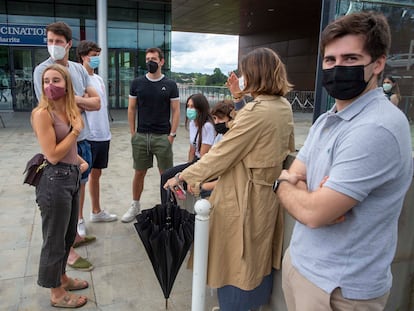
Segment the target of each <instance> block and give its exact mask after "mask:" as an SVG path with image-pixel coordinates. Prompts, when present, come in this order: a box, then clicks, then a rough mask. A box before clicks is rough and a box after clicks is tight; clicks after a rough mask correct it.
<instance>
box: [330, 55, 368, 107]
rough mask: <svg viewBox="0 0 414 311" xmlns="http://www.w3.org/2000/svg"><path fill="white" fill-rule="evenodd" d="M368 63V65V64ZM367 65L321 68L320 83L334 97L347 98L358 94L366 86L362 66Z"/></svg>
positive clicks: (366, 82)
mask: <svg viewBox="0 0 414 311" xmlns="http://www.w3.org/2000/svg"><path fill="white" fill-rule="evenodd" d="M370 64H371V63H369V64H368V65H370ZM368 65H357V66H335V67H333V68H330V69H323V70H322V85H323V86H324V88H325V89H326V91H327V92H328V94H329V95H331V96H332V97H333V98H335V99H340V100H348V99H352V98H355V97H357V96H358V95H360V94H361V93H362V92H363V91H364V90H365V89H366V87H367V85H368V82H369V81H370V80H371V78H372V77H373V75H371V78H369V80H368V81H365V79H364V68H365V67H366V66H368Z"/></svg>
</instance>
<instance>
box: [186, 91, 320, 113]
mask: <svg viewBox="0 0 414 311" xmlns="http://www.w3.org/2000/svg"><path fill="white" fill-rule="evenodd" d="M178 91H179V93H180V103H181V104H185V103H186V101H187V98H188V97H189V96H190V95H192V94H196V93H201V94H204V96H206V97H207V99H208V102H209V103H210V105H211V106H214V105H215V104H216V103H217V102H218V101H219V100H224V99H231V98H232V97H231V93H230V91H229V90H228V88H227V87H225V86H199V85H187V86H184V85H180V86H179V87H178ZM314 94H315V92H314V91H295V90H294V91H290V92H289V93H288V94H287V95H286V99H287V100H288V101H289V102H290V104H291V105H292V110H293V111H300V112H313V109H314V107H315V104H314Z"/></svg>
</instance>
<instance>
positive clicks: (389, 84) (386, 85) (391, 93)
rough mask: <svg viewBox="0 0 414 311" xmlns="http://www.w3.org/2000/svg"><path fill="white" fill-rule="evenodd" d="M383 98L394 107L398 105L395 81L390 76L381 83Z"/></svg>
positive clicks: (398, 90)
mask: <svg viewBox="0 0 414 311" xmlns="http://www.w3.org/2000/svg"><path fill="white" fill-rule="evenodd" d="M382 88H383V90H384V94H385V96H387V98H388V99H389V100H390V101H391V102H392V103H393V104H394V105H396V106H398V104H399V103H400V100H401V95H400V88H399V87H398V84H397V81H396V80H395V79H394V78H393V77H392V76H386V77H385V78H384V81H383V83H382Z"/></svg>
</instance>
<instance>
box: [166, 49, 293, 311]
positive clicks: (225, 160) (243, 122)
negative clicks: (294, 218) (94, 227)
mask: <svg viewBox="0 0 414 311" xmlns="http://www.w3.org/2000/svg"><path fill="white" fill-rule="evenodd" d="M240 71H241V73H242V76H243V77H244V88H243V90H242V91H240V92H238V93H239V94H236V96H237V97H242V96H244V95H246V94H248V93H250V94H251V95H252V97H253V100H252V101H251V102H249V103H247V104H245V106H244V107H243V109H241V110H239V111H238V112H237V115H236V116H235V118H234V120H233V122H232V123H231V124H228V126H229V127H230V129H229V130H228V131H227V133H226V134H225V135H224V136H223V138H222V140H221V141H220V142H218V143H217V144H216V145H214V147H213V148H211V150H210V151H209V152H208V153H207V154H205V155H204V156H203V157H202V158H201V159H200V160H199V161H198V162H196V163H194V164H193V165H191V166H190V167H188V168H186V169H185V170H184V171H183V172H182V173H181V174H179V175H177V176H176V177H175V178H171V179H169V180H168V181H167V183H166V184H165V186H164V187H165V188H168V187H170V188H171V189H174V187H175V186H176V185H177V184H178V181H179V182H183V181H185V182H187V184H188V188H189V191H190V192H191V191H192V192H193V193H195V194H198V193H199V191H200V185H202V184H203V183H204V182H205V181H208V180H211V179H214V178H217V177H219V176H220V178H219V179H218V181H217V185H216V186H215V188H214V191H213V192H212V195H211V197H210V198H209V201H210V203H211V206H212V210H211V213H210V240H209V253H208V271H207V273H208V277H207V283H208V285H209V286H210V287H212V288H217V289H218V291H217V292H218V299H219V303H220V310H223V311H230V310H231V311H234V310H237V311H247V310H249V309H255V308H259V307H260V306H261V305H264V304H266V303H268V302H269V299H270V294H271V291H272V284H273V273H272V268H275V269H279V268H280V264H281V252H282V241H283V236H282V234H283V211H282V208H281V207H280V206H279V202H278V201H277V200H275V196H274V193H273V191H272V184H273V181H274V180H275V179H276V178H277V177H278V176H279V174H280V172H281V171H282V165H283V160H284V159H285V158H286V156H287V155H288V154H289V153H290V152H291V151H293V150H294V141H293V116H292V109H291V106H290V104H289V102H288V101H287V100H286V99H285V98H284V97H283V96H284V95H286V93H287V92H289V90H290V88H291V84H290V83H289V82H288V80H287V76H286V70H285V66H284V64H283V63H282V61H281V60H280V58H279V56H278V55H277V54H276V53H275V52H274V51H272V50H271V49H267V48H259V49H255V50H253V51H251V52H250V53H249V54H247V55H246V56H245V57H243V59H242V61H241V63H240Z"/></svg>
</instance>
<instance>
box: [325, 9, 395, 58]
mask: <svg viewBox="0 0 414 311" xmlns="http://www.w3.org/2000/svg"><path fill="white" fill-rule="evenodd" d="M346 35H361V36H364V37H365V45H364V50H365V51H366V52H367V53H368V54H370V55H371V57H372V60H373V61H374V60H376V59H378V58H379V57H381V56H383V55H385V56H386V55H387V54H388V52H389V49H390V46H391V31H390V26H389V25H388V22H387V19H386V18H385V16H384V15H383V14H380V13H376V12H357V13H353V14H350V15H345V16H342V17H340V18H338V19H337V20H335V21H333V22H331V23H330V24H329V25H328V26H326V28H325V29H324V30H323V32H322V35H321V46H320V49H321V54H322V56H324V55H325V54H324V53H325V47H326V45H328V44H329V43H330V42H332V41H333V40H335V39H338V38H342V37H344V36H346Z"/></svg>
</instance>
